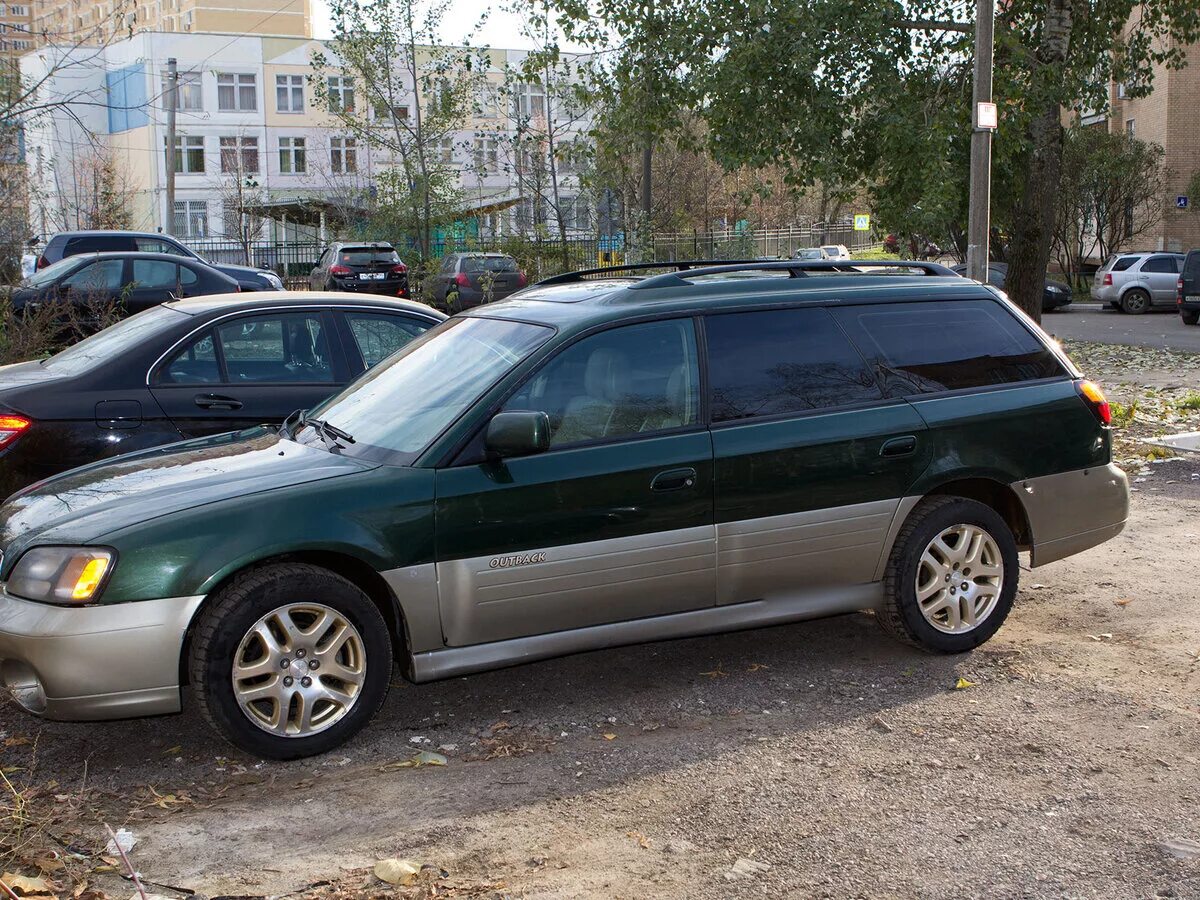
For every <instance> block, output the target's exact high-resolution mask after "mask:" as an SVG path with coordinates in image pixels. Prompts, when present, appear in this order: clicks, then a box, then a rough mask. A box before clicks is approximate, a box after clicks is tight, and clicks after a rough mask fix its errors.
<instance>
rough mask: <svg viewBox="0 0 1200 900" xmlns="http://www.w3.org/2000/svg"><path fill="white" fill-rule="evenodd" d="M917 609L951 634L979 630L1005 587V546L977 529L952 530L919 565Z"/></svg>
mask: <svg viewBox="0 0 1200 900" xmlns="http://www.w3.org/2000/svg"><path fill="white" fill-rule="evenodd" d="M916 581H917V584H916V588H917V606H918V607H919V608H920V610H921V615H923V616H924V617H925V620H926V621H927V622H928V623H929V624H930V625H932V626H933V627H934V628H936V629H937V630H938V631H941V632H944V633H946V634H964V633H966V632H969V631H972V630H974V629H975V628H977V627H978V626H979V625H980V624H981V623H982V622H983V621H984V620H985V619H987V617H988V616H990V615H991V614H992V611H993V610H994V609H995V608H996V604H997V602H998V601H999V599H1000V593H1001V591H1002V590H1003V588H1004V560H1003V557H1002V556H1001V554H1000V547H999V545H998V544H997V543H996V540H995V538H993V537H992V536H991V535H990V534H988V532H987V531H985V530H984V529H983V528H980V527H979V526H978V525H952V526H951V527H949V528H947V529H945V530H944V531H942V532H941V534H939V535H938V536H937V537H935V538H934V539H933V540H932V541H930V542H929V545H928V546H927V547H926V548H925V551H924V552H923V553H922V554H921V560H920V562H919V564H918V565H917V579H916Z"/></svg>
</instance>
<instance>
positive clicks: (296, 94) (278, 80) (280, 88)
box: [275, 75, 304, 113]
mask: <svg viewBox="0 0 1200 900" xmlns="http://www.w3.org/2000/svg"><path fill="white" fill-rule="evenodd" d="M275 107H276V109H277V110H278V111H279V112H281V113H302V112H304V76H303V75H276V76H275Z"/></svg>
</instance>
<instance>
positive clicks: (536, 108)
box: [516, 84, 546, 119]
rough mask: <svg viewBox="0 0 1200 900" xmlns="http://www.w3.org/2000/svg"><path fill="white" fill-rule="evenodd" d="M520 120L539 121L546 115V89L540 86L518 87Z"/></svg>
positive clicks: (517, 102) (517, 103)
mask: <svg viewBox="0 0 1200 900" xmlns="http://www.w3.org/2000/svg"><path fill="white" fill-rule="evenodd" d="M516 105H517V109H516V113H517V118H518V119H539V118H544V117H545V115H546V89H545V88H543V87H542V86H541V85H540V84H519V85H517V96H516Z"/></svg>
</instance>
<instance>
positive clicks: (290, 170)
mask: <svg viewBox="0 0 1200 900" xmlns="http://www.w3.org/2000/svg"><path fill="white" fill-rule="evenodd" d="M279 171H280V172H282V173H284V174H285V175H303V174H304V173H305V172H307V171H308V159H307V156H306V153H305V144H304V138H302V137H281V138H280V139H279Z"/></svg>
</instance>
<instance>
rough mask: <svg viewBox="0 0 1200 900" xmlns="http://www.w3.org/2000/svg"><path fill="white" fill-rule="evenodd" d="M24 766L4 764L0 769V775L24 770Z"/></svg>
mask: <svg viewBox="0 0 1200 900" xmlns="http://www.w3.org/2000/svg"><path fill="white" fill-rule="evenodd" d="M24 771H25V767H24V766H5V767H4V768H3V769H0V775H12V774H13V773H14V772H24Z"/></svg>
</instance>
